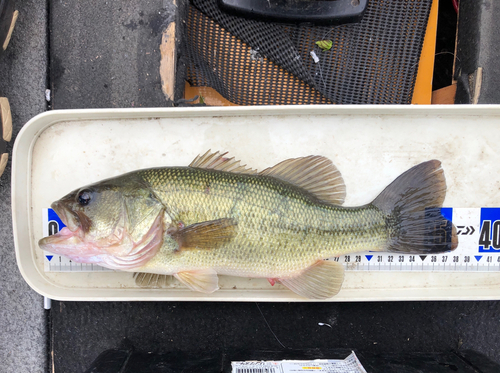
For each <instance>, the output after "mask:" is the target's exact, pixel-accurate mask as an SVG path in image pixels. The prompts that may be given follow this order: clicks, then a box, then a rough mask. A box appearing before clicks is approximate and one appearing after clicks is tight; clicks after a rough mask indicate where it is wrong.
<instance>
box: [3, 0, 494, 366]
mask: <svg viewBox="0 0 500 373" xmlns="http://www.w3.org/2000/svg"><path fill="white" fill-rule="evenodd" d="M92 3H93V2H91V1H80V2H53V3H52V4H51V6H50V7H48V6H47V4H46V3H45V2H40V1H35V0H26V1H19V2H18V9H19V11H20V16H19V19H18V23H17V26H16V29H15V31H14V34H13V37H12V40H11V44H10V46H9V49H8V51H7V53H6V54H5V55H4V56H3V57H2V58H1V60H0V95H1V96H6V97H8V98H9V100H10V103H11V108H12V115H13V122H14V138H15V135H16V134H17V133H18V132H19V130H20V129H21V127H22V126H23V125H24V124H25V123H26V122H27V121H28V120H29V119H31V118H32V117H34V116H35V115H36V114H38V113H41V112H44V111H45V110H47V109H49V108H51V107H50V106H49V105H48V104H47V102H46V100H45V89H46V88H49V85H50V84H51V88H53V89H54V93H55V96H54V105H55V108H58V109H67V108H86V107H132V106H164V105H165V106H166V105H167V104H166V102H165V101H164V100H163V97H162V96H161V87H160V84H161V82H160V81H159V76H158V75H155V74H157V68H156V66H157V65H156V64H157V62H158V61H159V55H158V53H157V50H156V49H155V46H156V45H157V44H156V43H157V41H158V40H159V34H158V30H159V27H160V29H161V24H162V23H161V17H160V18H158V16H156V14H159V15H160V16H161V15H162V13H161V12H162V3H163V2H162V1H150V2H140V1H138V0H133V1H130V2H127V5H126V6H125V5H124V3H125V2H117V1H116V2H113V1H109V2H105V4H104V5H103V6H104V7H105V8H99V9H96V8H92ZM49 14H50V17H49ZM106 17H111V18H109V19H108V18H106ZM49 18H50V19H51V20H52V23H51V28H50V32H51V35H50V37H49V33H48V32H49V29H48V19H49ZM140 38H142V39H140ZM49 40H50V41H49ZM140 40H145V42H144V43H143V44H142V46H141V47H140V48H138V45H139V41H140ZM97 56H99V58H97ZM96 58H97V59H96ZM49 59H50V61H51V64H50V68H51V74H50V75H49V69H48V68H49ZM100 59H102V60H100ZM149 74H150V75H149ZM144 90H146V91H144ZM51 104H52V103H51ZM13 140H14V139H13ZM12 145H13V141H12V142H11V143H10V147H9V152H11V150H12ZM10 181H11V178H10V162H9V164H8V166H7V169H6V172H5V173H4V175H3V176H2V177H1V178H0V260H1V263H2V266H1V267H0V271H1V272H2V276H1V277H0V296H1V299H2V303H1V305H0V323H1V327H0V361H2V364H1V367H0V372H45V371H47V369H50V368H51V367H49V365H50V364H51V362H50V359H49V353H50V352H51V349H52V351H53V353H54V367H55V371H56V372H76V371H82V370H83V369H85V368H86V367H88V366H89V365H90V363H91V362H92V360H94V359H95V358H96V357H97V356H98V355H99V353H100V352H102V351H104V350H106V349H111V348H116V347H118V346H120V344H121V343H122V341H123V340H124V339H125V338H126V339H128V340H130V341H132V343H134V345H135V346H136V347H137V348H139V349H144V350H145V351H149V350H155V351H163V352H167V351H174V350H176V349H180V350H183V351H199V352H204V353H206V352H207V351H211V350H214V351H215V350H219V349H220V348H227V347H231V348H254V349H266V348H268V349H273V348H274V349H277V348H280V345H279V343H278V341H277V340H276V338H275V336H274V335H273V334H271V332H270V330H269V327H270V328H271V329H272V330H273V332H274V333H275V334H276V336H277V337H278V338H279V340H280V342H281V343H283V344H285V345H286V346H287V347H292V348H296V349H300V348H315V347H318V348H353V349H358V350H362V351H367V352H370V353H387V352H396V353H397V352H412V351H422V352H444V351H451V350H459V351H460V350H462V349H471V350H475V351H479V352H482V353H483V354H485V355H487V356H489V357H490V358H492V359H493V360H495V361H497V362H500V353H499V351H500V302H401V303H398V302H395V303H344V304H336V303H333V304H327V303H322V304H310V303H298V304H278V303H277V304H261V305H260V308H261V309H260V310H259V309H258V308H257V306H256V305H255V304H254V303H230V304H229V303H207V304H202V303H178V302H175V303H166V302H165V303H158V302H155V303H101V302H92V303H75V302H54V304H53V309H52V311H51V312H52V315H50V314H49V312H48V311H45V310H44V309H43V299H42V297H41V296H40V295H38V294H36V293H35V292H34V291H33V290H31V288H30V287H29V286H28V285H27V284H26V283H25V281H24V280H23V279H22V277H21V274H20V273H19V270H18V268H17V265H16V259H15V254H14V243H13V237H12V228H11V209H10V206H11V200H10V186H11V184H10ZM261 312H262V313H261ZM49 320H50V324H49ZM318 322H323V323H328V324H331V325H332V329H330V328H328V327H320V326H318ZM268 325H269V327H268ZM49 343H50V344H49ZM49 345H50V347H49ZM221 346H222V347H221ZM49 363H50V364H49Z"/></svg>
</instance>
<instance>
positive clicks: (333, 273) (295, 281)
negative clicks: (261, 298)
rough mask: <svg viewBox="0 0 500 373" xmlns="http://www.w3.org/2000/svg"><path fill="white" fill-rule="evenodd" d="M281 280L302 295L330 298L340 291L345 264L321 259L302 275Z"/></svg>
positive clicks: (310, 297) (312, 297) (311, 297)
mask: <svg viewBox="0 0 500 373" xmlns="http://www.w3.org/2000/svg"><path fill="white" fill-rule="evenodd" d="M279 282H280V283H281V284H282V285H284V286H286V287H287V288H288V289H290V290H291V291H293V292H294V293H296V294H298V295H300V296H302V297H305V298H309V299H328V298H331V297H333V296H335V295H337V293H338V292H339V291H340V288H341V286H342V283H343V282H344V266H343V265H342V264H340V263H338V262H335V261H333V260H319V261H318V262H316V263H315V264H313V265H312V266H310V267H309V268H307V269H306V270H305V271H303V272H302V273H301V274H300V275H298V276H295V277H291V278H280V279H279Z"/></svg>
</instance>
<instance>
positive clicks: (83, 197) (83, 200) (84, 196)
mask: <svg viewBox="0 0 500 373" xmlns="http://www.w3.org/2000/svg"><path fill="white" fill-rule="evenodd" d="M91 199H92V193H91V191H90V190H82V191H81V192H80V193H78V197H77V200H78V203H79V204H80V205H81V206H87V205H88V204H89V203H90V200H91Z"/></svg>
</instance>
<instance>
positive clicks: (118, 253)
mask: <svg viewBox="0 0 500 373" xmlns="http://www.w3.org/2000/svg"><path fill="white" fill-rule="evenodd" d="M445 195H446V179H445V176H444V171H443V169H442V167H441V162H440V161H438V160H430V161H427V162H423V163H420V164H418V165H416V166H414V167H412V168H411V169H409V170H407V171H406V172H404V173H403V174H401V175H400V176H399V177H398V178H396V179H395V180H394V181H393V182H392V183H391V184H390V185H388V186H387V187H386V188H385V189H383V191H382V192H381V193H380V194H379V195H378V196H377V197H376V198H375V199H374V200H373V201H372V202H371V203H368V204H366V205H363V206H357V207H344V206H343V203H344V201H345V197H346V186H345V184H344V181H343V178H342V175H341V173H340V171H339V170H338V169H337V167H336V166H335V165H334V164H333V163H332V161H331V160H329V159H328V158H325V157H323V156H319V155H310V156H306V157H299V158H291V159H287V160H284V161H282V162H280V163H278V164H277V165H275V166H273V167H269V168H267V169H265V170H263V171H260V172H259V171H257V170H254V169H251V168H248V167H246V165H241V162H240V161H239V160H236V159H235V158H234V157H232V158H229V157H228V156H227V152H225V153H221V152H212V151H210V150H209V151H208V152H206V153H205V154H203V155H198V156H197V157H196V158H195V159H194V161H193V162H192V163H191V164H190V165H189V166H187V167H185V166H184V167H160V168H149V169H141V170H137V171H133V172H130V173H127V174H124V175H121V176H117V177H113V178H109V179H106V180H103V181H100V182H97V183H94V184H91V185H88V186H85V187H82V188H79V189H77V190H75V191H73V192H71V193H69V194H67V195H66V196H64V197H62V198H61V199H60V200H58V201H56V202H54V203H53V204H52V205H51V207H52V209H54V210H55V212H56V213H57V214H58V216H59V217H60V218H61V220H62V221H63V223H64V224H65V225H66V227H64V228H63V229H61V230H60V232H59V233H57V234H55V235H52V236H48V237H45V238H42V239H41V240H40V241H39V247H40V248H41V249H43V250H45V251H48V252H51V253H54V254H60V255H63V256H66V257H68V258H70V259H71V260H73V261H75V262H79V263H94V264H98V265H101V266H104V267H107V268H111V269H117V270H123V271H129V272H135V273H139V274H141V275H142V278H144V275H146V274H154V275H158V276H163V275H173V276H174V277H175V278H177V279H178V280H179V281H180V282H181V283H183V284H184V285H186V286H187V287H188V288H190V289H191V290H194V291H199V292H203V293H212V292H214V291H216V290H218V289H219V286H218V276H219V275H230V276H238V277H249V278H266V279H268V280H269V282H270V284H271V285H274V284H275V283H280V284H282V285H283V286H285V287H286V288H288V289H290V290H291V291H292V292H294V293H296V294H297V295H298V296H300V297H304V298H309V299H328V298H332V297H333V296H335V295H337V293H338V292H339V291H340V289H341V286H342V283H343V280H344V267H343V265H342V264H341V263H339V262H337V261H335V260H332V258H335V257H338V256H339V255H344V254H349V253H354V252H361V251H387V252H394V253H414V254H431V253H439V252H446V251H452V250H454V249H455V248H456V247H457V246H458V238H457V231H456V228H455V226H454V225H453V223H452V222H451V221H449V220H447V219H446V218H445V217H444V216H443V215H442V213H441V209H440V208H441V206H442V204H443V201H444V199H445Z"/></svg>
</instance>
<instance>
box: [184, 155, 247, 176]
mask: <svg viewBox="0 0 500 373" xmlns="http://www.w3.org/2000/svg"><path fill="white" fill-rule="evenodd" d="M226 154H227V152H225V153H221V152H215V153H212V151H211V150H209V151H207V152H206V153H205V154H203V155H198V156H197V157H196V158H195V159H194V161H193V162H191V164H190V165H189V167H192V168H203V169H205V170H217V171H226V172H232V173H236V174H247V175H255V174H257V170H253V169H251V168H246V165H240V161H238V160H235V159H234V157H233V158H226V157H225V155H226Z"/></svg>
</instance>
